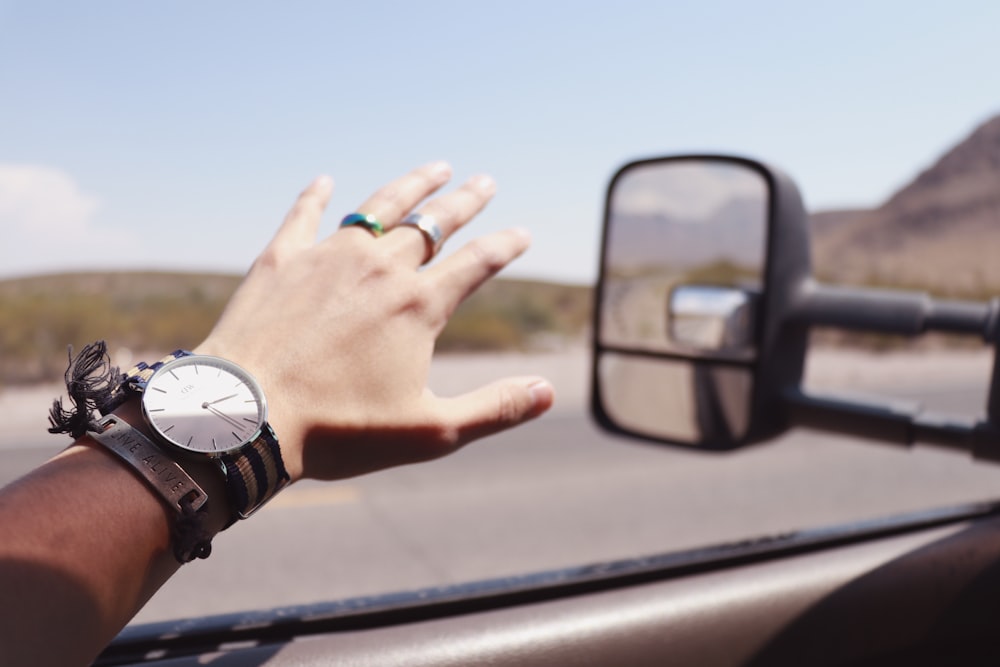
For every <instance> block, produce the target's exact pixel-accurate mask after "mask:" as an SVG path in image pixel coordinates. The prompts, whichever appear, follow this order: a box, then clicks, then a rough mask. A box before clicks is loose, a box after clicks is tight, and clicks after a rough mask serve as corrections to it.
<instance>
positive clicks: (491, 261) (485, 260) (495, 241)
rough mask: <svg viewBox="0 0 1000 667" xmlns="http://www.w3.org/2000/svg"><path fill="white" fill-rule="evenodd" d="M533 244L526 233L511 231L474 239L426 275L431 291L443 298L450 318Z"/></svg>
mask: <svg viewBox="0 0 1000 667" xmlns="http://www.w3.org/2000/svg"><path fill="white" fill-rule="evenodd" d="M530 244H531V235H530V234H528V232H527V231H526V230H524V229H508V230H505V231H502V232H497V233H495V234H490V235H488V236H482V237H479V238H477V239H474V240H472V241H470V242H468V243H466V244H465V245H464V246H462V247H461V248H460V249H459V250H457V251H456V252H455V253H454V254H452V255H451V256H450V257H447V258H446V259H443V260H442V261H440V262H439V263H437V264H436V265H434V266H432V267H431V268H429V269H427V270H426V271H424V273H423V274H422V275H421V278H423V279H425V280H428V281H430V283H429V285H428V290H429V291H430V292H431V293H433V294H436V295H438V296H439V297H440V298H441V303H442V304H443V306H444V308H445V312H444V314H445V316H450V315H451V313H452V312H453V311H454V310H455V308H456V307H457V306H458V304H459V303H461V302H462V300H463V299H465V297H467V296H468V295H469V294H471V293H472V292H474V291H475V290H476V288H477V287H479V286H480V285H481V284H483V283H484V282H485V281H486V280H488V279H489V278H490V277H491V276H493V275H494V274H496V273H497V272H498V271H500V270H501V269H502V268H504V267H505V266H507V265H508V264H510V263H511V262H512V261H514V259H516V258H517V257H518V256H519V255H520V254H521V253H523V252H524V251H525V250H527V249H528V246H529V245H530Z"/></svg>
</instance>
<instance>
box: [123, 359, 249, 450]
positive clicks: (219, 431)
mask: <svg viewBox="0 0 1000 667" xmlns="http://www.w3.org/2000/svg"><path fill="white" fill-rule="evenodd" d="M142 407H143V414H144V415H145V417H146V421H147V422H149V425H150V426H151V427H152V428H153V429H155V430H156V431H157V432H158V433H159V434H160V435H161V436H162V437H163V438H165V439H166V440H169V441H170V442H171V443H173V444H174V445H176V446H178V447H180V448H182V449H187V450H190V451H193V452H199V453H205V454H221V453H224V452H227V451H229V450H232V449H235V448H238V447H240V446H241V445H243V444H245V443H247V442H248V441H250V440H251V439H252V438H253V437H254V436H256V435H257V433H258V431H259V430H260V428H261V426H262V425H263V424H264V421H265V419H266V418H267V407H266V404H265V402H264V394H263V393H262V392H261V390H260V387H259V386H258V385H257V382H256V381H255V380H254V379H253V377H252V376H251V375H250V374H249V373H247V372H246V371H244V370H243V369H242V368H240V367H239V366H237V365H236V364H234V363H232V362H230V361H226V360H225V359H219V358H217V357H208V356H202V355H194V356H189V357H181V358H179V359H175V360H174V361H171V362H168V363H166V364H164V365H163V366H162V367H160V369H159V370H158V371H156V373H154V374H153V377H151V378H150V379H149V382H148V383H147V384H146V391H145V392H144V393H143V395H142Z"/></svg>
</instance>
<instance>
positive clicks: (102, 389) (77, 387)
mask: <svg viewBox="0 0 1000 667" xmlns="http://www.w3.org/2000/svg"><path fill="white" fill-rule="evenodd" d="M68 356H69V367H68V368H67V369H66V374H65V376H64V377H65V380H66V391H67V393H68V394H69V399H70V401H71V402H72V403H73V409H72V410H66V409H65V408H64V407H63V402H62V398H57V399H55V400H54V401H53V402H52V409H51V410H49V423H50V424H52V427H51V428H49V433H68V434H70V435H71V436H72V437H74V438H79V437H81V436H82V435H83V434H84V433H86V432H87V430H88V429H91V428H96V421H95V420H94V416H93V412H94V410H98V411H99V412H100V413H102V414H107V413H108V412H110V411H111V410H113V409H114V408H115V407H117V406H118V405H119V404H120V403H121V402H122V400H123V398H124V394H123V392H122V390H121V387H122V384H123V383H124V382H125V379H126V378H125V375H124V374H123V373H121V372H120V371H119V370H118V367H117V366H112V365H111V357H110V356H109V355H108V347H107V345H106V344H105V342H104V341H103V340H99V341H97V342H96V343H91V344H90V345H87V346H86V347H84V348H83V350H82V351H81V352H80V354H78V355H77V356H76V357H74V356H73V347H72V346H70V347H69V350H68Z"/></svg>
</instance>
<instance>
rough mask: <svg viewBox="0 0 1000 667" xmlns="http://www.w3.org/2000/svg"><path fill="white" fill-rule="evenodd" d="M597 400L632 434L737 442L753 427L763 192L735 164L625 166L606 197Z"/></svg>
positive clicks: (760, 183)
mask: <svg viewBox="0 0 1000 667" xmlns="http://www.w3.org/2000/svg"><path fill="white" fill-rule="evenodd" d="M608 196H609V200H608V206H607V220H606V221H605V225H606V228H605V242H604V255H603V257H602V263H603V265H602V282H601V285H600V290H599V302H598V308H599V312H598V322H597V326H598V331H597V342H598V345H597V357H596V361H595V363H596V364H597V366H596V377H597V382H598V396H599V404H600V406H601V409H602V410H603V411H604V414H605V416H606V417H607V418H608V419H610V420H611V421H612V422H613V423H614V424H615V425H617V426H618V427H619V428H621V429H623V430H625V431H627V432H630V433H632V434H634V435H639V436H643V437H648V438H652V439H657V440H665V441H668V442H672V443H679V444H687V445H692V446H698V447H706V448H720V449H721V448H727V447H734V446H737V445H738V444H739V443H740V441H741V440H742V439H743V438H744V437H745V435H746V433H747V431H748V429H749V426H750V415H751V410H750V407H751V400H752V393H753V364H754V361H755V359H756V348H757V345H756V338H755V336H756V331H757V310H758V308H757V304H758V302H759V300H760V294H761V293H762V290H763V286H764V285H763V283H764V274H765V265H766V242H767V225H768V219H769V210H770V205H771V203H770V187H769V185H768V183H767V181H766V180H765V178H764V176H763V175H762V174H761V173H760V172H759V171H757V170H756V169H755V168H754V167H752V166H749V165H747V164H745V163H742V162H738V161H730V160H725V159H713V158H683V159H668V160H662V161H650V162H640V163H637V164H635V165H632V166H631V167H629V168H627V169H625V170H624V171H623V172H621V174H619V176H618V178H617V179H616V180H615V183H614V185H613V187H612V189H611V192H610V193H609V195H608Z"/></svg>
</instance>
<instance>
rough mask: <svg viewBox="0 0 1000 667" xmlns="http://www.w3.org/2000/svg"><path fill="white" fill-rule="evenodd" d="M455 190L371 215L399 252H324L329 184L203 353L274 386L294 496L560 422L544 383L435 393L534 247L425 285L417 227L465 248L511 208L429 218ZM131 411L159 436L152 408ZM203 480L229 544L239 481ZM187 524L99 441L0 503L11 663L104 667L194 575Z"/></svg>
mask: <svg viewBox="0 0 1000 667" xmlns="http://www.w3.org/2000/svg"><path fill="white" fill-rule="evenodd" d="M449 177H450V169H449V168H448V167H447V165H443V164H432V165H427V166H424V167H421V168H420V169H417V170H415V171H413V172H411V173H410V174H407V175H406V176H404V177H402V178H400V179H398V180H396V181H394V182H393V183H391V184H389V185H387V186H385V187H384V188H382V189H381V190H380V191H379V192H378V193H376V194H375V195H374V196H373V197H372V198H370V199H369V200H368V201H366V202H365V203H364V204H362V206H361V208H360V209H358V210H360V211H363V212H365V213H372V214H374V215H375V216H376V217H378V219H379V220H381V221H382V222H383V224H385V225H386V227H387V228H388V233H386V234H385V236H383V237H381V238H375V237H374V236H373V235H372V234H371V233H369V232H368V231H367V230H365V229H364V228H361V227H351V228H345V229H341V230H340V231H337V232H336V233H334V234H332V235H330V236H329V237H326V238H321V239H317V230H318V227H319V222H320V217H321V215H322V212H323V210H324V209H325V207H326V205H327V202H328V201H329V199H330V196H331V192H332V183H331V182H330V180H329V179H326V178H320V179H317V180H316V181H315V182H314V183H313V184H312V185H310V186H309V187H308V188H307V189H306V190H305V191H304V192H303V193H302V195H301V196H300V197H299V199H298V201H297V202H296V204H295V206H294V207H293V208H292V210H291V212H290V213H289V214H288V216H287V217H286V219H285V221H284V223H283V224H282V226H281V228H280V229H279V231H278V233H277V234H276V235H275V237H274V239H273V240H272V241H271V243H270V244H269V245H268V247H267V248H266V249H265V250H264V252H263V253H262V254H261V256H260V257H259V258H258V260H257V262H256V263H255V264H254V266H253V267H252V268H251V270H250V272H249V274H248V275H247V277H246V279H245V280H244V282H243V284H242V285H241V286H240V288H239V290H237V293H236V294H235V295H234V297H233V299H232V300H231V302H230V304H229V305H228V306H227V309H226V311H225V313H224V314H223V316H222V318H221V319H220V321H219V322H218V324H217V325H216V327H215V329H214V330H213V331H212V333H211V334H210V335H209V337H208V338H207V339H206V340H205V342H204V343H202V345H200V346H199V347H198V349H197V350H196V352H201V353H205V354H213V355H217V356H221V357H225V358H228V359H230V360H232V361H235V362H236V363H238V364H239V365H241V366H243V367H244V368H246V369H247V370H249V371H250V372H251V373H252V374H253V375H255V376H256V378H257V379H258V381H259V382H260V383H261V385H262V386H263V388H264V391H265V394H266V395H267V397H268V401H269V409H270V419H269V421H270V423H271V424H272V426H273V427H274V429H275V431H276V433H277V435H278V438H279V440H280V442H281V450H282V456H283V458H284V462H285V465H286V467H287V469H288V472H289V474H290V475H291V477H292V480H293V482H294V481H295V480H298V479H302V478H306V477H311V478H317V479H337V478H344V477H351V476H354V475H359V474H363V473H366V472H371V471H375V470H380V469H383V468H387V467H390V466H394V465H401V464H406V463H413V462H417V461H423V460H428V459H433V458H437V457H440V456H444V455H446V454H448V453H450V452H452V451H455V450H456V449H458V448H459V447H461V446H463V445H464V444H466V443H468V442H470V441H471V440H474V439H476V438H479V437H482V436H484V435H488V434H490V433H494V432H497V431H500V430H503V429H505V428H509V427H511V426H514V425H516V424H519V423H522V422H523V421H525V420H527V419H530V418H533V417H535V416H537V415H539V414H541V413H542V412H544V411H545V410H546V409H548V407H549V406H550V405H551V403H552V400H553V392H552V388H551V386H550V385H549V384H548V383H547V382H545V381H544V380H542V379H541V378H536V377H522V378H508V379H505V380H500V381H498V382H496V383H493V384H491V385H488V386H486V387H483V388H480V389H478V390H476V391H473V392H470V393H468V394H466V395H463V396H459V397H453V398H441V397H437V396H435V395H433V394H432V393H431V392H430V391H429V390H428V389H427V387H426V381H427V373H428V369H429V366H430V358H431V354H432V352H433V348H434V340H435V339H436V337H437V335H438V334H439V333H440V331H441V329H442V328H443V327H444V325H445V323H446V322H447V320H448V318H449V317H450V315H451V313H452V312H453V311H454V309H455V307H456V306H457V305H458V304H459V303H460V302H461V301H462V299H464V298H465V297H466V296H467V295H468V294H470V293H471V292H472V291H474V290H475V289H476V288H477V287H478V286H479V285H480V284H481V283H482V282H483V281H485V280H487V279H488V278H489V277H490V276H492V275H493V274H494V273H496V272H497V271H498V270H500V269H501V268H503V267H504V266H505V265H507V264H508V263H509V262H510V261H511V260H513V259H514V258H515V257H517V256H518V255H519V254H520V253H521V252H523V251H524V250H525V248H526V247H527V245H528V238H527V235H526V234H524V233H523V232H520V231H516V230H512V231H507V232H501V233H498V234H493V235H490V236H486V237H482V238H480V239H477V240H475V241H473V242H471V243H470V244H469V245H467V246H465V247H464V248H461V249H459V250H458V251H456V252H455V253H454V254H453V255H451V256H450V257H447V258H446V259H443V260H442V261H440V262H438V263H436V264H435V265H434V266H432V267H430V268H428V269H426V270H423V271H418V268H419V267H420V265H421V264H422V263H423V261H424V260H425V259H426V257H427V253H428V246H427V243H426V241H425V239H424V237H423V236H422V235H421V234H420V233H419V231H417V230H415V229H413V228H412V227H399V226H398V223H399V221H400V220H401V219H402V218H403V217H404V216H405V215H406V214H407V213H409V212H411V211H412V210H419V211H420V212H422V213H430V214H432V215H434V216H435V217H436V219H437V221H438V223H439V225H440V226H441V228H442V230H443V232H444V236H445V238H447V237H448V236H449V235H451V234H452V233H453V232H454V231H455V230H456V229H458V228H459V227H461V226H462V225H464V224H465V223H466V222H468V221H469V220H470V219H471V218H472V217H473V216H475V215H476V213H478V212H479V211H480V210H481V209H482V207H483V206H485V205H486V203H487V202H488V201H489V199H490V198H491V197H492V195H493V189H494V188H493V183H492V181H491V180H490V179H488V178H485V177H480V178H474V179H471V180H470V181H468V182H467V183H465V184H464V185H462V186H461V187H460V188H458V189H456V190H455V191H453V192H451V193H449V194H447V195H444V196H441V197H438V198H433V199H429V200H428V201H426V202H425V203H424V204H422V205H420V202H422V201H423V200H425V199H426V198H427V197H429V196H430V195H431V194H432V193H434V192H435V191H436V190H437V189H438V188H440V187H441V186H442V185H443V184H444V183H445V182H447V180H448V178H449ZM121 410H122V411H123V416H124V417H125V418H126V420H127V421H129V422H130V423H132V424H133V426H136V425H140V424H141V419H140V417H139V415H138V409H137V406H136V405H135V404H134V403H129V404H126V405H124V406H123V407H122V408H121ZM188 471H189V473H191V474H192V475H193V476H195V477H196V479H198V481H199V482H200V483H202V485H203V486H204V487H205V488H206V491H207V492H208V494H209V498H210V500H209V508H210V512H211V517H212V518H211V520H210V527H211V529H212V530H218V529H219V528H220V527H221V526H222V525H223V523H224V522H225V518H226V517H227V516H228V512H229V508H228V506H227V504H226V502H225V495H224V494H225V492H224V490H223V488H222V484H221V480H220V479H219V478H218V477H217V476H216V475H215V473H214V471H212V470H211V469H210V468H209V467H208V466H207V465H204V466H201V467H198V468H197V469H193V470H192V469H190V468H189V470H188ZM251 520H252V519H251ZM170 521H171V517H170V515H169V514H168V512H167V510H166V508H165V506H164V505H163V504H162V503H161V501H160V500H159V499H158V498H157V497H156V496H154V495H153V494H152V493H151V492H150V490H149V489H148V488H147V487H146V486H145V483H144V482H142V481H140V480H139V479H138V478H137V477H135V476H134V475H133V473H132V472H131V471H130V470H129V469H128V468H127V467H125V466H124V465H123V464H122V463H120V462H119V461H118V460H116V459H114V458H113V457H112V456H111V455H110V454H109V453H107V452H105V451H103V450H102V449H101V448H100V447H99V446H98V445H96V444H95V443H93V442H89V441H88V439H87V438H83V439H81V441H78V443H77V444H76V445H74V446H72V447H70V448H69V449H68V450H66V451H65V452H63V453H62V454H60V455H59V456H58V457H56V458H54V459H53V460H51V461H49V462H48V463H46V464H45V465H44V466H42V467H41V468H39V469H38V470H36V471H34V472H33V473H31V474H30V475H28V476H26V477H25V478H23V479H22V480H19V481H18V482H16V483H14V484H12V485H11V486H9V487H7V488H6V489H4V490H2V491H0V531H2V534H3V537H2V538H0V590H3V591H5V597H7V598H8V600H9V601H10V604H8V605H6V609H5V612H4V614H5V619H4V621H3V622H2V623H0V663H3V664H19V665H20V664H23V665H29V664H61V665H62V664H65V665H71V664H86V663H87V661H88V660H91V659H92V658H93V657H94V656H95V655H96V654H97V653H98V652H99V651H100V650H101V648H102V647H103V646H104V645H105V644H106V643H107V642H108V641H109V640H110V639H111V638H113V637H114V635H115V634H116V633H117V632H118V631H119V630H120V629H121V628H122V627H124V625H125V624H126V623H127V622H128V621H129V619H130V618H131V617H132V616H133V615H134V614H135V612H136V611H137V610H138V609H139V608H140V607H141V606H142V605H143V604H144V603H145V602H146V600H148V599H149V597H150V596H151V595H152V594H153V593H154V592H155V591H156V590H157V589H158V588H159V587H160V586H161V585H162V584H163V582H165V581H166V580H167V579H168V578H169V577H170V576H171V575H172V574H173V573H174V572H175V571H176V570H177V568H178V565H177V564H176V562H175V561H174V560H173V557H172V556H171V554H170V549H169V529H170ZM234 529H238V524H237V527H235V528H234ZM193 567H197V565H193ZM53 628H58V629H59V631H58V638H56V637H54V636H53ZM54 639H57V640H56V641H54Z"/></svg>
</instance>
